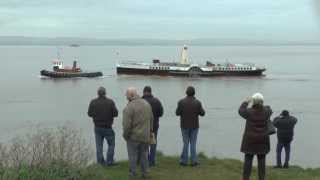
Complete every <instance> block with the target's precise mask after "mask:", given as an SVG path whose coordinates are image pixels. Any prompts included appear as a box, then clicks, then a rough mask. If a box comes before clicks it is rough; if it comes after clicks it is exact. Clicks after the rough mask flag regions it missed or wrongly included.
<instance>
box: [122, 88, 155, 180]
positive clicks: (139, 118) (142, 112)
mask: <svg viewBox="0 0 320 180" xmlns="http://www.w3.org/2000/svg"><path fill="white" fill-rule="evenodd" d="M126 96H127V99H128V101H129V102H128V104H127V106H126V107H125V108H124V110H123V121H122V125H123V137H124V139H125V140H126V142H127V150H128V158H129V177H135V176H136V166H137V164H140V166H141V171H142V177H146V176H147V174H148V148H149V143H150V140H151V134H152V128H153V114H152V109H151V106H150V104H149V103H148V102H147V101H145V100H144V99H142V98H140V97H139V96H138V93H137V90H136V88H134V87H130V88H128V89H127V91H126Z"/></svg>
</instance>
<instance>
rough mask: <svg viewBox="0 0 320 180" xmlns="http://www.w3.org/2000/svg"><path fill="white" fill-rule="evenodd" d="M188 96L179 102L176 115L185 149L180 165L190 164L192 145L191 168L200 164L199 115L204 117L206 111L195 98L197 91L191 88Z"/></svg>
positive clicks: (188, 89) (187, 92)
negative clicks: (198, 155) (189, 154)
mask: <svg viewBox="0 0 320 180" xmlns="http://www.w3.org/2000/svg"><path fill="white" fill-rule="evenodd" d="M186 94H187V96H186V97H185V98H183V99H181V100H180V101H179V102H178V107H177V109H176V115H177V116H180V128H181V133H182V140H183V149H182V153H181V157H180V165H181V166H186V165H187V164H188V151H189V144H190V151H191V152H190V153H191V166H197V165H198V164H199V162H198V158H197V150H196V145H197V136H198V131H199V115H200V116H204V115H205V111H204V109H203V108H202V105H201V102H200V101H199V100H198V99H196V98H195V97H194V95H195V89H194V87H192V86H189V87H188V88H187V90H186Z"/></svg>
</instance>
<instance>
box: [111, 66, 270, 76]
mask: <svg viewBox="0 0 320 180" xmlns="http://www.w3.org/2000/svg"><path fill="white" fill-rule="evenodd" d="M265 70H266V69H257V70H248V71H210V72H204V71H178V70H154V69H138V68H136V69H135V68H125V67H117V73H118V74H129V75H139V74H140V75H158V76H203V77H212V76H262V75H263V74H262V73H263V72H264V71H265Z"/></svg>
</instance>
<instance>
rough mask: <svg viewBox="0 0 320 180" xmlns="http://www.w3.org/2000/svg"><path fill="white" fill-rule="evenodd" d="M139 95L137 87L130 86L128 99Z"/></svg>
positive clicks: (127, 93)
mask: <svg viewBox="0 0 320 180" xmlns="http://www.w3.org/2000/svg"><path fill="white" fill-rule="evenodd" d="M137 95H138V91H137V89H136V88H135V87H129V88H128V89H127V92H126V96H127V99H128V100H129V101H131V100H132V99H133V97H136V96H137Z"/></svg>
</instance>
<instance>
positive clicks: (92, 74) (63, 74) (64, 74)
mask: <svg viewBox="0 0 320 180" xmlns="http://www.w3.org/2000/svg"><path fill="white" fill-rule="evenodd" d="M40 74H41V75H42V76H47V77H51V78H75V77H89V78H90V77H99V76H103V74H102V72H55V71H47V70H42V71H40Z"/></svg>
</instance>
